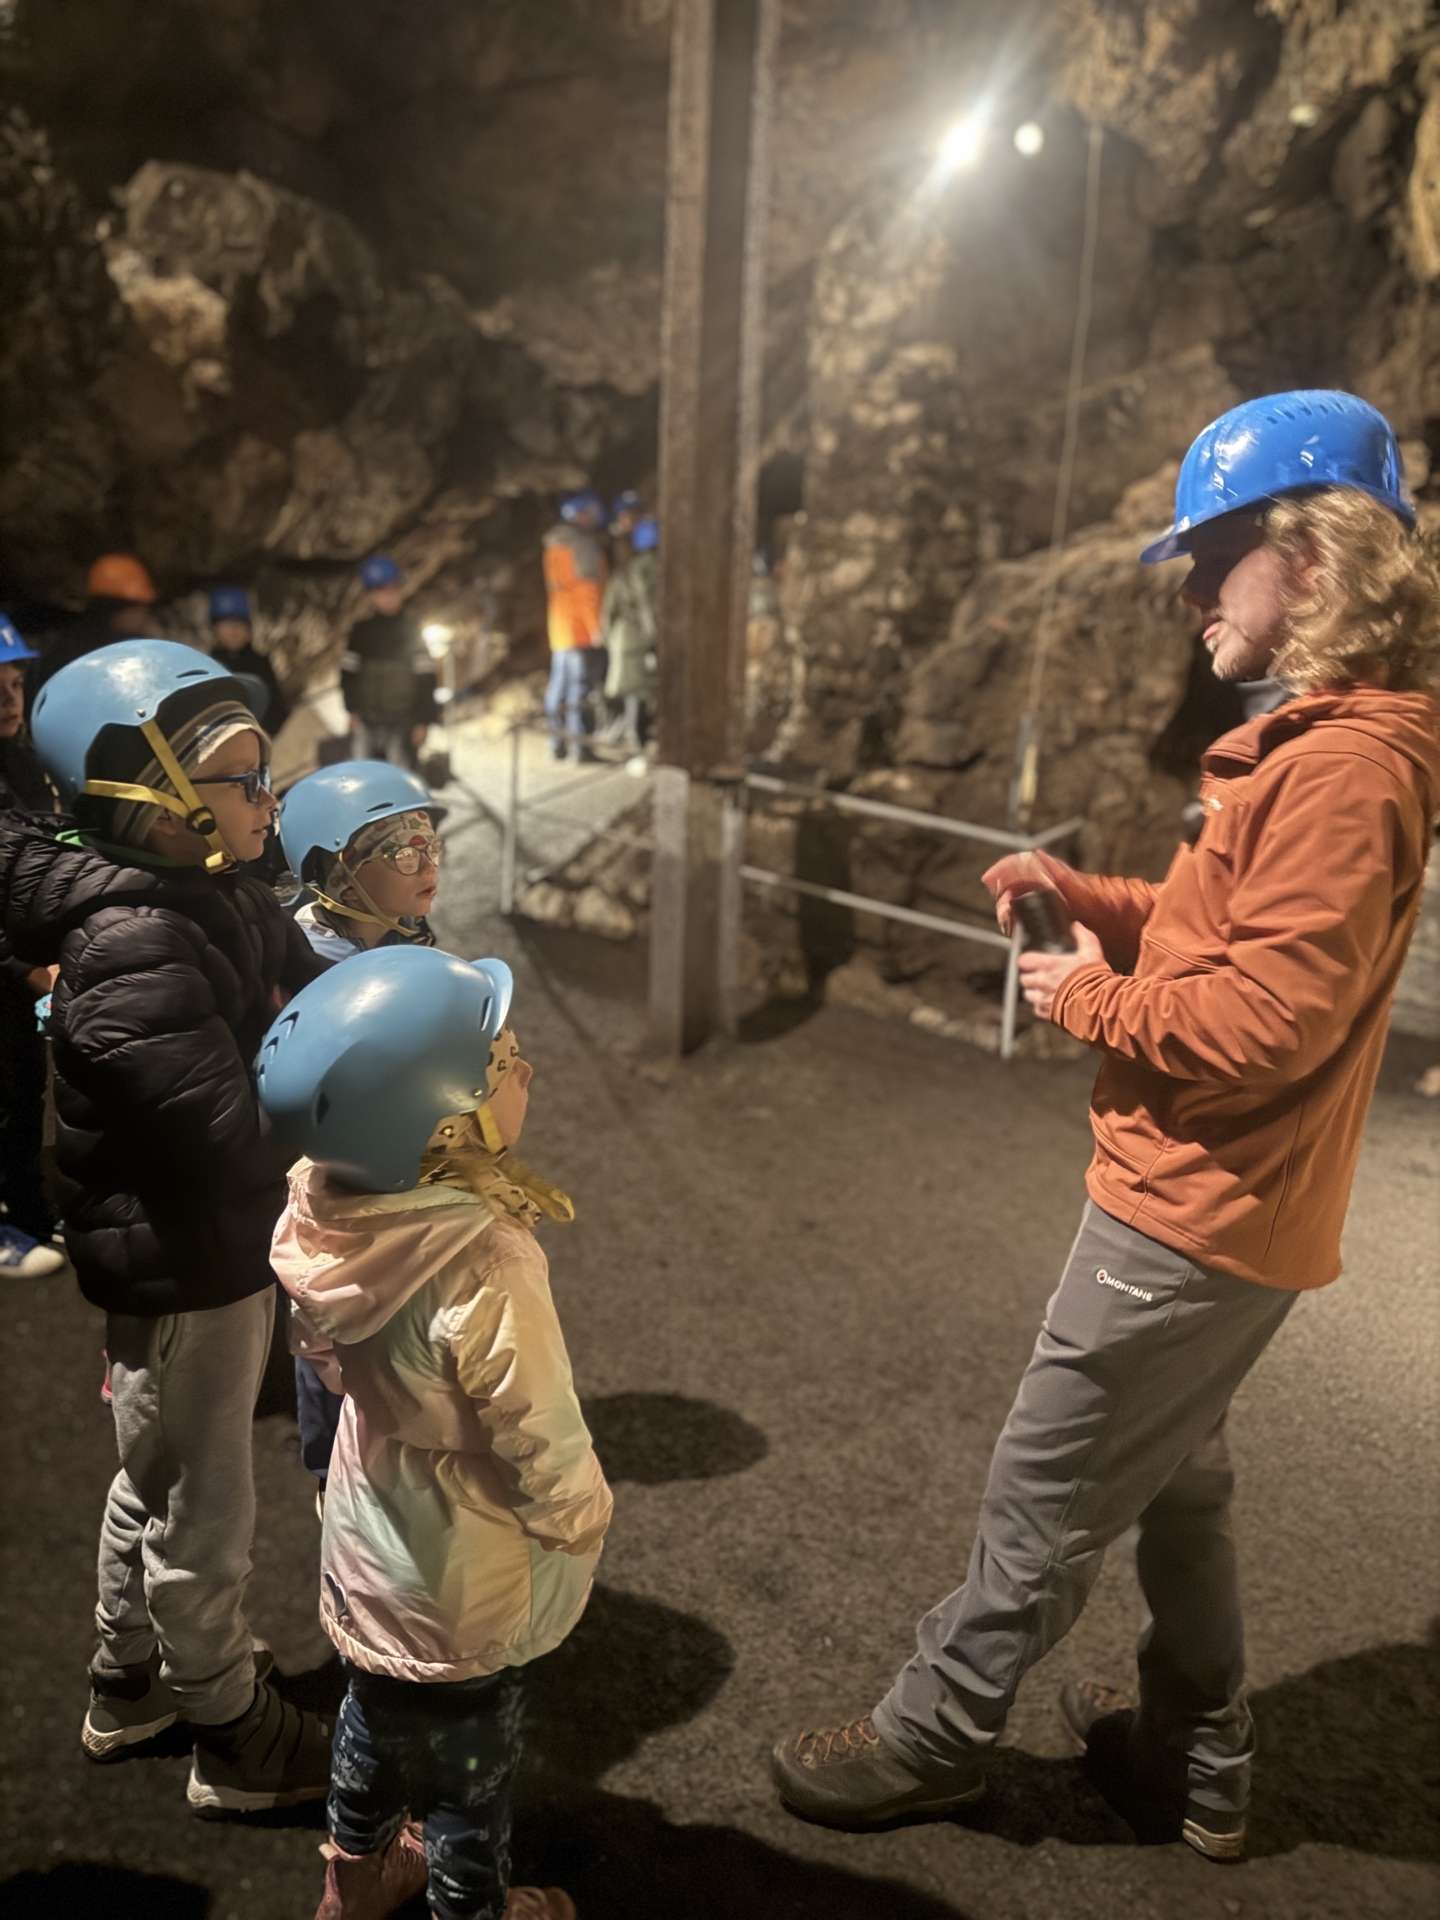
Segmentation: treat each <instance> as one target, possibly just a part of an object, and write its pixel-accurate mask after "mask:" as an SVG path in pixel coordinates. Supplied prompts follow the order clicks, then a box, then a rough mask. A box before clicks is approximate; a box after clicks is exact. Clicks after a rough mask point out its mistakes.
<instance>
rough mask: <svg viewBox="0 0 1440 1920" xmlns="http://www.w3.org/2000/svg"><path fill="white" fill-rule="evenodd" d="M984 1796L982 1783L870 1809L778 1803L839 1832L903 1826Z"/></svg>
mask: <svg viewBox="0 0 1440 1920" xmlns="http://www.w3.org/2000/svg"><path fill="white" fill-rule="evenodd" d="M984 1797H985V1787H984V1785H983V1783H982V1784H981V1785H980V1786H978V1787H970V1788H968V1789H967V1790H966V1791H965V1792H964V1793H950V1794H946V1796H945V1798H944V1799H943V1800H907V1801H906V1802H905V1803H904V1805H903V1806H898V1807H895V1806H892V1807H885V1808H883V1809H882V1808H877V1809H876V1810H875V1811H874V1812H873V1813H847V1812H846V1811H845V1809H844V1808H843V1807H836V1808H834V1809H825V1810H823V1811H822V1810H818V1809H814V1808H811V1807H797V1806H796V1805H795V1803H794V1802H793V1801H792V1800H787V1799H786V1797H785V1795H784V1794H783V1793H782V1794H781V1795H780V1804H781V1806H783V1807H784V1808H785V1811H786V1812H787V1813H793V1814H794V1815H795V1817H796V1818H797V1819H798V1820H808V1821H809V1822H810V1824H811V1825H812V1826H815V1827H834V1828H836V1829H838V1830H839V1831H840V1832H841V1833H873V1832H876V1831H877V1830H878V1829H880V1828H882V1827H899V1826H904V1825H905V1824H906V1822H907V1821H911V1820H934V1819H938V1818H941V1817H943V1816H944V1815H945V1814H947V1813H956V1812H958V1811H959V1809H960V1808H961V1807H970V1806H973V1805H974V1804H975V1802H976V1801H977V1800H983V1799H984Z"/></svg>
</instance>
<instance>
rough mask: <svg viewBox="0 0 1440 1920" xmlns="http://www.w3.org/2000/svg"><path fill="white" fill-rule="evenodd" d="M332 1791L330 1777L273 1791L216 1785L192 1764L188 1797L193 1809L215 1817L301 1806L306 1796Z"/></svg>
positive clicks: (321, 1796)
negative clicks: (318, 1781)
mask: <svg viewBox="0 0 1440 1920" xmlns="http://www.w3.org/2000/svg"><path fill="white" fill-rule="evenodd" d="M329 1791H330V1783H329V1781H328V1780H327V1781H324V1782H322V1783H321V1784H319V1785H317V1786H309V1787H282V1788H280V1789H278V1790H277V1791H275V1792H272V1793H257V1792H254V1791H247V1789H246V1788H244V1787H216V1786H212V1785H211V1784H210V1782H209V1781H208V1780H202V1779H200V1777H199V1776H198V1775H197V1774H196V1772H195V1770H194V1768H193V1767H192V1768H191V1770H190V1778H189V1780H188V1781H187V1782H186V1786H185V1798H186V1800H188V1801H189V1803H190V1806H191V1808H192V1809H193V1811H194V1812H196V1813H198V1814H200V1815H202V1816H204V1817H209V1818H212V1819H213V1818H214V1817H215V1816H216V1815H218V1814H224V1813H269V1812H270V1811H271V1810H272V1808H275V1807H298V1806H300V1805H301V1803H302V1802H303V1801H306V1800H323V1799H324V1798H325V1796H326V1794H327V1793H328V1792H329Z"/></svg>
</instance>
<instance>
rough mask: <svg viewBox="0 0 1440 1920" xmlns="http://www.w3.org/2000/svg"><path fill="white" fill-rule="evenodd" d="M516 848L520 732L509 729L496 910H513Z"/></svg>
mask: <svg viewBox="0 0 1440 1920" xmlns="http://www.w3.org/2000/svg"><path fill="white" fill-rule="evenodd" d="M519 847H520V729H519V727H518V726H513V725H512V727H511V728H510V792H509V797H508V799H507V802H506V807H505V834H504V838H503V840H502V841H501V845H500V911H501V913H503V914H512V913H514V911H515V868H516V865H517V864H518V855H519Z"/></svg>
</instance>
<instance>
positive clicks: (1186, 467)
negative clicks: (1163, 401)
mask: <svg viewBox="0 0 1440 1920" xmlns="http://www.w3.org/2000/svg"><path fill="white" fill-rule="evenodd" d="M1307 487H1354V488H1357V489H1358V490H1359V492H1361V493H1368V494H1369V495H1370V497H1371V498H1372V499H1373V500H1378V501H1379V502H1380V504H1381V506H1382V507H1389V509H1390V511H1391V512H1392V513H1394V514H1398V515H1399V517H1400V519H1402V520H1403V521H1404V522H1405V524H1406V525H1407V526H1414V524H1415V509H1414V507H1413V506H1412V505H1411V503H1410V501H1409V499H1408V498H1407V497H1406V494H1405V482H1404V476H1403V472H1402V469H1401V464H1400V449H1399V448H1398V447H1397V446H1396V444H1395V435H1394V434H1393V433H1392V432H1391V429H1390V423H1389V421H1388V420H1387V419H1386V418H1385V416H1384V414H1382V413H1377V412H1376V410H1375V408H1374V407H1372V406H1371V405H1370V404H1369V403H1368V401H1365V400H1360V399H1358V398H1357V397H1356V396H1355V395H1354V394H1353V393H1339V392H1332V391H1330V390H1329V389H1327V388H1323V387H1322V388H1315V389H1302V390H1301V391H1299V392H1296V393H1272V394H1268V395H1267V396H1266V397H1265V398H1264V399H1261V400H1246V401H1244V402H1243V403H1242V405H1240V406H1238V407H1232V408H1231V409H1230V411H1229V413H1222V414H1221V416H1220V418H1219V419H1218V420H1214V421H1212V422H1211V424H1210V425H1209V426H1208V427H1206V429H1205V431H1204V432H1203V433H1202V434H1200V435H1199V437H1198V438H1197V439H1196V440H1195V441H1194V442H1193V443H1192V445H1191V448H1190V451H1189V452H1188V453H1187V454H1186V456H1185V458H1184V460H1183V462H1182V463H1181V466H1180V478H1179V479H1178V480H1177V482H1176V483H1175V524H1174V526H1173V527H1172V528H1171V529H1170V531H1169V533H1167V534H1166V535H1165V537H1164V538H1163V539H1162V540H1156V541H1154V542H1153V543H1152V544H1151V545H1150V546H1148V547H1146V549H1145V551H1144V552H1143V553H1142V554H1141V556H1140V558H1141V559H1142V560H1143V561H1144V562H1145V563H1146V565H1152V564H1153V563H1154V562H1155V561H1157V560H1173V559H1174V558H1175V556H1176V555H1177V554H1181V553H1188V552H1189V551H1190V539H1189V536H1190V534H1191V533H1192V532H1193V531H1194V529H1195V528H1196V527H1202V526H1204V524H1205V522H1206V521H1207V520H1218V519H1219V518H1220V516H1221V515H1222V514H1225V513H1235V512H1237V511H1238V510H1239V509H1240V508H1242V507H1255V506H1259V505H1260V504H1261V503H1262V502H1263V501H1266V500H1273V499H1275V498H1276V496H1277V495H1279V494H1284V493H1296V492H1299V491H1301V490H1302V489H1304V488H1307Z"/></svg>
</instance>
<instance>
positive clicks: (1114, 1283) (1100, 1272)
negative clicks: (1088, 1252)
mask: <svg viewBox="0 0 1440 1920" xmlns="http://www.w3.org/2000/svg"><path fill="white" fill-rule="evenodd" d="M1095 1278H1096V1279H1097V1280H1098V1281H1099V1282H1100V1284H1101V1286H1102V1287H1113V1288H1114V1289H1115V1291H1116V1293H1128V1294H1129V1295H1130V1298H1131V1299H1132V1300H1153V1299H1154V1298H1155V1296H1154V1294H1153V1293H1150V1292H1148V1291H1147V1290H1146V1289H1145V1288H1144V1287H1132V1286H1131V1284H1130V1282H1129V1281H1128V1280H1117V1279H1116V1278H1115V1276H1114V1274H1113V1273H1107V1272H1106V1271H1105V1269H1104V1267H1097V1268H1096V1269H1095Z"/></svg>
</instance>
